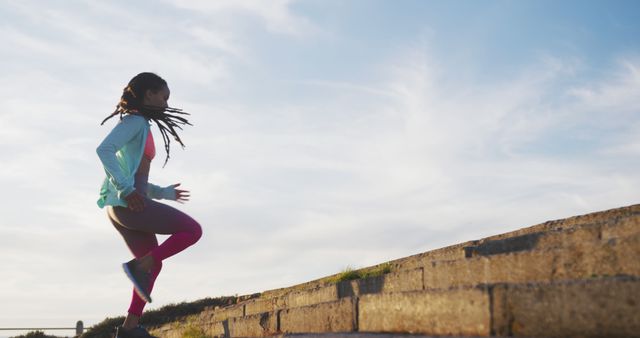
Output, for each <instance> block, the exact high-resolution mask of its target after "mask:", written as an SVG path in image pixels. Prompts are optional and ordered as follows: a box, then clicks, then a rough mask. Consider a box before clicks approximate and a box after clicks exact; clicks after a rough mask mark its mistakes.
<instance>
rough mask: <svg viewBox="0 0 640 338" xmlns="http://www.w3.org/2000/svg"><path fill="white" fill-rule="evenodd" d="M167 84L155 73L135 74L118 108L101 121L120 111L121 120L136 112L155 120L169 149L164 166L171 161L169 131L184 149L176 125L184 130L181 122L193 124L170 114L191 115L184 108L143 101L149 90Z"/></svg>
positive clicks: (156, 89) (159, 88)
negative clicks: (161, 105) (156, 105)
mask: <svg viewBox="0 0 640 338" xmlns="http://www.w3.org/2000/svg"><path fill="white" fill-rule="evenodd" d="M166 86H167V82H166V81H165V80H164V79H162V78H161V77H160V76H158V75H156V74H154V73H140V74H138V75H136V76H134V77H133V79H131V81H129V84H128V85H127V87H126V88H124V90H123V92H122V97H121V98H120V102H118V104H117V105H116V110H114V111H113V113H112V114H111V115H109V116H108V117H107V118H106V119H104V120H103V121H102V123H100V125H103V124H104V123H105V122H106V121H107V120H108V119H110V118H112V117H114V116H115V115H117V114H118V113H119V114H120V120H122V115H123V114H131V113H135V112H137V113H139V114H140V115H143V116H145V117H147V118H149V119H151V120H153V121H155V123H156V125H157V126H158V128H159V129H160V132H161V133H162V138H163V140H164V148H165V150H166V151H167V158H166V159H165V161H164V165H163V166H162V167H163V168H164V166H165V165H166V164H167V161H169V144H170V143H171V141H170V140H169V136H168V135H167V134H168V133H169V134H171V135H173V137H174V139H175V140H176V141H178V142H179V143H180V144H181V145H182V148H183V149H184V144H183V143H182V140H181V139H180V136H178V133H177V132H176V131H175V129H174V127H175V128H179V129H181V130H182V127H180V126H179V124H188V125H190V126H192V124H191V123H189V121H187V119H185V118H184V117H180V116H177V115H171V114H169V113H174V114H183V115H190V114H189V113H187V112H184V111H182V109H177V108H170V107H167V108H163V107H155V106H149V105H145V104H144V103H143V98H144V95H145V93H146V92H147V90H152V91H158V90H162V88H164V87H166ZM163 124H164V125H163Z"/></svg>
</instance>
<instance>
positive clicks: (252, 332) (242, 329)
mask: <svg viewBox="0 0 640 338" xmlns="http://www.w3.org/2000/svg"><path fill="white" fill-rule="evenodd" d="M228 325H229V333H230V335H231V337H263V336H271V335H275V334H276V333H277V331H278V315H277V313H275V312H265V313H261V314H256V315H251V316H245V317H235V318H229V319H228Z"/></svg>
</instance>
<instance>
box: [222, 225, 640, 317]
mask: <svg viewBox="0 0 640 338" xmlns="http://www.w3.org/2000/svg"><path fill="white" fill-rule="evenodd" d="M627 257H640V232H639V233H636V234H634V235H631V236H629V237H622V238H616V239H615V240H613V241H612V240H611V239H610V240H607V241H606V242H602V241H586V240H585V241H584V242H580V241H576V242H575V243H573V244H572V247H571V250H567V248H563V247H555V248H552V249H547V250H541V251H518V252H514V253H508V254H500V255H494V256H491V257H485V256H479V257H472V258H463V259H459V260H452V261H436V262H432V263H431V264H430V265H429V266H425V267H421V268H416V269H412V270H405V271H399V272H394V273H389V274H386V275H382V276H377V277H370V278H366V279H359V280H353V281H343V282H339V283H336V284H331V285H326V286H318V287H316V288H313V289H307V290H301V291H294V292H290V293H288V294H285V295H283V296H280V297H275V298H257V299H252V300H249V301H246V302H244V304H240V305H239V306H241V305H244V314H245V315H251V314H256V313H262V312H269V311H275V310H278V309H284V308H295V307H301V306H307V305H312V304H317V303H323V302H330V301H335V300H338V299H340V298H343V297H349V296H360V295H363V294H372V293H388V292H399V291H419V290H424V289H448V288H451V287H461V286H468V287H471V286H476V285H482V284H496V283H524V282H549V281H555V280H575V279H582V278H593V277H598V276H616V275H627V276H636V277H640V260H636V259H626V258H627ZM236 309H237V310H232V311H236V312H237V311H240V312H242V311H241V310H240V309H239V308H236Z"/></svg>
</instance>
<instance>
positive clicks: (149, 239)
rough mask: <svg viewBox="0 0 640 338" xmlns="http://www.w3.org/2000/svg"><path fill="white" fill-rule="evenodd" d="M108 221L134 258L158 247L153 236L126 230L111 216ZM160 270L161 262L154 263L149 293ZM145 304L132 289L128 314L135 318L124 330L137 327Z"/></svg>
mask: <svg viewBox="0 0 640 338" xmlns="http://www.w3.org/2000/svg"><path fill="white" fill-rule="evenodd" d="M109 221H111V224H113V226H114V227H115V228H116V230H118V232H119V233H120V234H121V235H122V238H124V241H125V243H126V244H127V247H129V250H130V251H131V253H132V254H133V256H134V257H136V258H141V257H143V256H144V255H146V254H147V253H149V252H150V251H151V250H153V249H155V248H157V247H158V240H157V238H156V235H155V234H151V233H145V232H140V231H134V230H130V229H127V228H125V227H124V226H122V225H121V224H119V223H118V222H116V221H115V220H114V219H113V218H111V216H109ZM161 269H162V262H161V261H158V262H156V263H155V264H154V266H153V268H152V269H151V278H150V279H149V285H148V290H149V293H151V290H153V285H154V283H155V280H156V278H157V277H158V275H159V274H160V270H161ZM145 304H146V303H145V301H144V300H142V298H140V296H138V293H137V292H136V291H135V288H134V289H133V295H132V296H131V304H130V306H129V310H128V313H129V314H130V315H133V316H135V317H134V318H129V317H128V319H129V321H128V322H129V324H130V325H128V326H127V325H125V327H126V328H130V327H134V326H136V325H137V319H139V318H140V316H142V311H143V309H144V306H145ZM134 319H135V320H134ZM132 320H134V321H135V322H132ZM125 324H126V323H125Z"/></svg>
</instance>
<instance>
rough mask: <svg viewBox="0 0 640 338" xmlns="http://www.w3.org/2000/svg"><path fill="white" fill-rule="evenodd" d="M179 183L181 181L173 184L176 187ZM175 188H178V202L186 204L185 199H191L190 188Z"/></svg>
mask: <svg viewBox="0 0 640 338" xmlns="http://www.w3.org/2000/svg"><path fill="white" fill-rule="evenodd" d="M179 185H180V183H176V184H174V185H173V188H174V189H175V188H176V187H177V186H179ZM175 190H176V202H179V203H182V204H184V201H188V200H189V197H190V196H191V195H189V190H180V189H175Z"/></svg>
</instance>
